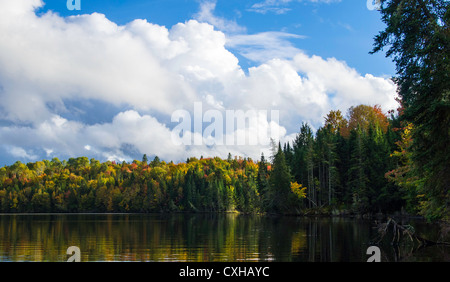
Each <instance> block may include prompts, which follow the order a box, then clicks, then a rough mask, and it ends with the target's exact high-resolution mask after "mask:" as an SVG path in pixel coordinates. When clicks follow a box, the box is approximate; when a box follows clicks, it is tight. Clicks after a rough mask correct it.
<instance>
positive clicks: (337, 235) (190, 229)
mask: <svg viewBox="0 0 450 282" xmlns="http://www.w3.org/2000/svg"><path fill="white" fill-rule="evenodd" d="M411 224H412V225H414V227H415V228H416V230H417V231H418V232H423V233H421V234H422V236H431V237H432V236H436V234H437V232H438V231H437V229H436V228H435V227H434V226H430V225H426V224H425V223H421V222H414V223H411ZM373 226H374V225H373V221H365V220H357V219H351V218H305V217H288V216H279V217H276V216H257V215H252V216H250V215H237V214H166V215H159V214H158V215H155V214H42V215H20V214H12V215H11V214H4V215H0V261H50V262H62V261H67V259H68V257H69V256H68V255H67V254H66V251H67V248H68V247H69V246H77V247H79V248H80V250H81V261H158V262H161V261H178V262H213V261H220V262H239V261H259V262H265V261H280V262H307V261H326V262H334V261H338V262H364V261H367V259H368V257H369V255H367V254H366V250H367V248H368V247H369V246H370V245H371V242H372V240H373V239H374V238H376V235H377V234H376V231H375V230H374V229H373ZM380 249H381V260H382V261H395V260H402V261H450V248H449V247H444V246H433V247H426V248H423V249H417V248H416V247H415V246H413V245H411V244H407V243H405V244H403V245H401V246H400V248H399V249H394V248H393V247H392V246H391V245H390V244H389V243H386V244H382V245H380Z"/></svg>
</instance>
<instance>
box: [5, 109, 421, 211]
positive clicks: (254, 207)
mask: <svg viewBox="0 0 450 282" xmlns="http://www.w3.org/2000/svg"><path fill="white" fill-rule="evenodd" d="M407 132H408V128H403V127H400V122H399V118H398V117H396V116H394V115H393V114H391V116H390V117H387V116H386V115H385V114H384V113H383V112H382V111H381V109H380V107H379V106H368V105H359V106H356V107H351V108H350V109H349V110H348V112H347V117H344V115H343V114H342V113H341V112H340V111H331V112H330V113H329V114H328V115H327V116H326V118H325V122H324V125H323V126H322V127H321V128H319V129H318V130H317V131H316V132H315V133H313V130H312V128H311V127H310V126H309V125H308V124H305V123H303V124H302V125H301V127H300V130H299V133H298V134H297V136H296V138H295V140H294V141H293V142H288V143H285V144H281V143H278V144H273V148H272V155H271V156H269V159H266V157H265V156H264V155H263V154H262V155H261V158H260V159H259V160H257V161H254V160H252V159H251V158H242V157H237V156H235V157H233V156H231V154H229V155H228V158H227V159H222V158H219V157H214V158H203V157H201V158H200V159H197V158H195V157H192V158H189V159H187V160H186V161H185V162H181V163H177V164H175V163H173V162H165V161H163V160H160V159H159V158H158V157H157V156H156V157H154V159H153V160H152V161H149V160H148V157H147V155H144V156H143V158H142V160H141V161H139V160H134V161H133V162H131V163H128V162H122V163H116V162H114V161H106V162H100V161H98V160H96V159H90V160H89V159H88V158H87V157H78V158H70V159H68V160H67V161H66V160H63V161H60V160H59V159H57V158H53V159H52V160H42V161H37V162H30V163H27V164H24V163H21V162H20V161H17V162H16V163H14V164H13V165H10V166H5V167H2V168H0V212H3V213H7V212H19V213H20V212H161V211H167V212H230V211H238V212H243V213H264V212H271V213H272V212H273V213H290V214H304V213H308V212H320V213H326V214H330V213H332V212H333V211H334V212H341V213H342V212H346V213H357V214H370V213H377V212H383V213H387V212H394V211H399V210H401V209H406V210H407V211H409V212H411V213H416V212H417V211H418V209H417V208H418V207H419V201H418V198H417V196H418V195H417V193H416V192H415V191H413V190H411V189H406V188H404V187H402V185H399V182H398V181H397V179H398V176H396V173H397V174H398V171H397V170H401V169H403V167H404V166H405V165H406V166H407V165H408V164H406V163H404V160H403V159H404V157H403V156H402V154H401V153H398V152H399V150H400V151H401V150H402V146H403V144H404V143H405V142H407V139H408V138H409V137H408V134H407Z"/></svg>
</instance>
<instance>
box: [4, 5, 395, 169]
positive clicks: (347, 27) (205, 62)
mask: <svg viewBox="0 0 450 282" xmlns="http://www.w3.org/2000/svg"><path fill="white" fill-rule="evenodd" d="M67 2H70V1H66V0H47V1H46V0H43V1H40V0H15V1H9V0H0V165H10V164H13V163H14V162H16V161H17V160H19V161H21V162H24V163H27V162H35V161H38V160H42V159H49V160H51V159H52V158H55V157H56V158H59V159H60V160H64V159H68V158H71V157H80V156H87V157H88V158H96V159H98V160H101V161H106V160H115V161H120V162H121V161H127V162H130V161H132V160H134V159H137V160H140V159H141V158H142V155H143V154H147V156H149V158H150V159H151V158H152V157H154V156H156V155H157V156H158V157H159V158H161V159H163V160H165V161H174V162H179V161H184V160H186V158H188V157H197V158H198V157H200V156H203V157H213V156H219V157H224V158H225V157H227V155H228V153H231V154H232V155H234V156H242V157H251V158H253V159H259V157H260V155H261V153H264V154H265V155H266V156H267V155H268V154H270V140H271V139H273V140H275V141H280V142H290V141H292V140H293V139H294V138H295V135H296V134H297V133H298V131H299V128H300V126H301V124H302V123H303V122H304V123H308V124H309V125H310V126H311V127H312V128H313V129H318V128H319V127H320V126H322V125H323V122H324V117H325V116H326V114H327V113H328V112H329V111H330V110H341V111H342V112H343V113H344V114H345V113H346V112H347V110H348V108H349V107H351V106H356V105H359V104H366V105H380V106H381V107H382V109H383V110H384V111H385V112H387V111H388V110H392V109H396V107H397V103H396V101H395V97H396V87H395V85H394V84H393V83H392V81H391V80H390V78H391V77H392V76H394V75H395V66H394V64H393V63H392V61H391V60H390V59H389V58H385V55H384V54H383V53H379V54H369V52H370V51H371V50H372V45H373V38H374V36H375V35H376V34H378V32H379V31H381V30H382V29H384V25H383V23H382V22H381V20H380V14H379V12H378V11H376V10H375V9H373V5H369V4H368V3H367V2H366V1H365V0H256V1H242V0H150V1H148V0H134V1H129V0H109V1H97V0H78V1H75V0H74V1H72V2H71V4H72V6H73V5H75V4H77V3H76V2H79V3H80V6H79V8H80V9H79V10H78V9H69V6H71V5H69V4H68V3H67ZM241 112H243V113H244V114H246V115H247V116H248V117H250V118H249V119H248V121H247V122H246V123H245V124H239V122H238V121H236V122H235V120H233V116H234V117H237V116H238V114H239V113H241ZM237 119H238V118H237ZM237 119H236V120H237ZM255 136H256V137H257V138H256V137H255ZM252 138H253V139H252ZM255 140H256V141H255Z"/></svg>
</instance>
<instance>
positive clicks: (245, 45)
mask: <svg viewBox="0 0 450 282" xmlns="http://www.w3.org/2000/svg"><path fill="white" fill-rule="evenodd" d="M293 38H295V39H303V38H305V37H304V36H301V35H297V34H292V33H287V32H276V31H268V32H261V33H257V34H250V35H247V34H238V35H231V36H228V37H227V44H226V45H227V47H230V48H234V49H236V50H237V52H239V54H241V55H242V56H244V57H245V58H247V59H249V60H252V61H255V62H259V63H261V62H265V61H267V60H270V59H273V58H279V59H290V58H292V57H294V56H295V55H296V54H298V53H299V52H301V50H300V49H298V48H296V47H294V45H293V44H292V43H291V42H290V41H289V39H293Z"/></svg>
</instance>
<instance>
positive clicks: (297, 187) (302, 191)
mask: <svg viewBox="0 0 450 282" xmlns="http://www.w3.org/2000/svg"><path fill="white" fill-rule="evenodd" d="M291 191H292V192H293V193H294V194H295V195H296V196H297V197H298V198H299V199H304V198H306V187H303V186H302V184H298V183H297V182H291Z"/></svg>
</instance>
